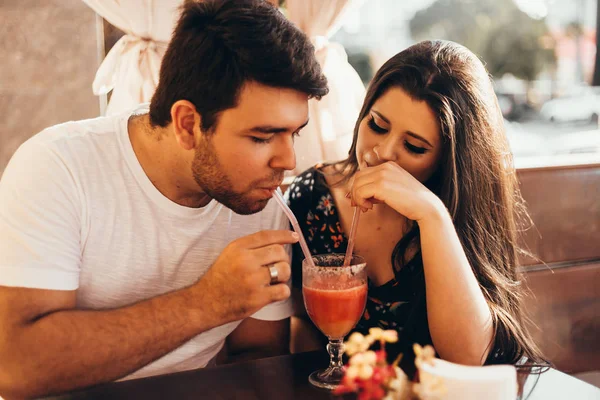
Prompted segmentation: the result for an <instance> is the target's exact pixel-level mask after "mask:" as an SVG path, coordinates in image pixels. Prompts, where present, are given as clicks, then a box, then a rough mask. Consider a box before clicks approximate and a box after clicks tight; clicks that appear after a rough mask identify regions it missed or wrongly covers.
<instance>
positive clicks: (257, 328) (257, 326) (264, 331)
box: [224, 318, 290, 363]
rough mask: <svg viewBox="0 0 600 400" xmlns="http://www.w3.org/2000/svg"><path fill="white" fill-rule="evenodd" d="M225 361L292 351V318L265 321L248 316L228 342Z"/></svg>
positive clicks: (270, 355) (236, 360) (237, 360)
mask: <svg viewBox="0 0 600 400" xmlns="http://www.w3.org/2000/svg"><path fill="white" fill-rule="evenodd" d="M225 345H226V351H227V356H226V359H225V360H224V363H234V362H239V361H245V360H254V359H258V358H265V357H273V356H278V355H283V354H289V352H290V319H289V318H285V319H282V320H279V321H263V320H260V319H254V318H246V319H245V320H244V321H243V322H242V323H241V324H240V325H239V326H238V327H237V328H236V329H235V330H234V331H233V332H231V334H230V335H229V336H228V337H227V342H226V344H225Z"/></svg>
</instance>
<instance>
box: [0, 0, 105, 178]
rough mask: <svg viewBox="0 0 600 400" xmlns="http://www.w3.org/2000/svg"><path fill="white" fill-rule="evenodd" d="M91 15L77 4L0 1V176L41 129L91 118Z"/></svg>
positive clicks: (72, 0)
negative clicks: (21, 148)
mask: <svg viewBox="0 0 600 400" xmlns="http://www.w3.org/2000/svg"><path fill="white" fill-rule="evenodd" d="M96 53H97V51H96V25H95V14H94V12H93V11H92V10H91V9H90V8H89V7H88V6H86V5H85V3H83V1H81V0H43V1H40V0H1V1H0V56H1V62H0V174H1V173H2V171H4V168H5V167H6V164H7V163H8V160H9V159H10V157H11V155H12V154H13V153H14V151H15V150H16V149H17V147H18V146H19V145H20V144H21V143H23V142H24V141H25V140H27V139H28V138H29V137H31V136H32V135H34V134H36V133H37V132H39V131H40V130H42V129H44V128H45V127H47V126H50V125H54V124H57V123H60V122H64V121H69V120H76V119H83V118H90V117H95V116H97V115H98V114H99V105H98V104H99V103H98V98H97V97H96V96H94V95H93V93H92V81H93V79H94V74H95V72H96V68H97V65H98V61H97V56H96Z"/></svg>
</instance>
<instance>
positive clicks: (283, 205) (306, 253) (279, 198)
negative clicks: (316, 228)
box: [273, 189, 315, 267]
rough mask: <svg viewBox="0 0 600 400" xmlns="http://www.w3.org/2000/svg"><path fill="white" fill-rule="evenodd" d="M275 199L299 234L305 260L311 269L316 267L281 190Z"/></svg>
mask: <svg viewBox="0 0 600 400" xmlns="http://www.w3.org/2000/svg"><path fill="white" fill-rule="evenodd" d="M273 197H274V198H275V200H276V201H277V203H278V204H279V206H280V207H281V209H282V210H283V212H285V215H287V217H288V219H289V220H290V222H291V224H292V227H293V228H294V231H295V232H296V233H297V234H298V236H299V238H300V239H299V241H300V247H301V248H302V252H303V253H304V258H306V260H308V265H310V266H311V267H314V266H315V263H314V262H313V259H312V256H311V255H310V250H308V246H307V245H306V240H304V235H303V234H302V229H300V225H299V224H298V220H297V219H296V216H295V215H294V213H293V212H292V210H290V208H289V207H288V205H287V203H286V202H285V200H284V199H283V196H282V195H281V192H280V191H279V189H277V190H276V191H275V194H274V195H273Z"/></svg>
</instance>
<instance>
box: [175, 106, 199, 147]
mask: <svg viewBox="0 0 600 400" xmlns="http://www.w3.org/2000/svg"><path fill="white" fill-rule="evenodd" d="M171 121H172V124H173V131H174V133H175V138H176V139H177V143H179V146H181V148H183V149H185V150H193V149H195V148H196V140H197V138H196V133H197V134H199V133H200V122H201V121H200V114H198V112H197V111H196V107H195V106H194V105H193V104H192V103H190V102H189V101H187V100H178V101H176V102H175V103H173V105H172V106H171Z"/></svg>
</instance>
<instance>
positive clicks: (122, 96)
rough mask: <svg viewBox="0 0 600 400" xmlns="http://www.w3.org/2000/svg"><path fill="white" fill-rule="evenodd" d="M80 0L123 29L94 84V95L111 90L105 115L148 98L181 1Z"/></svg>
mask: <svg viewBox="0 0 600 400" xmlns="http://www.w3.org/2000/svg"><path fill="white" fill-rule="evenodd" d="M83 1H84V2H85V3H86V4H87V5H89V6H90V7H91V8H92V9H93V10H94V11H95V12H96V13H98V14H99V15H100V16H102V17H103V18H104V19H106V20H107V21H108V22H110V23H111V24H112V25H114V26H116V27H117V28H119V29H120V30H122V31H123V32H125V35H124V36H123V37H122V38H121V39H119V41H118V42H117V43H116V44H115V45H114V46H113V48H112V49H111V50H110V51H109V53H108V54H107V55H106V58H105V59H104V61H103V62H102V64H101V65H100V68H98V71H97V72H96V77H95V79H94V83H93V91H94V94H96V95H102V94H106V93H108V92H110V91H111V90H112V91H113V92H112V95H111V98H110V103H109V104H108V108H107V110H106V114H107V115H114V114H117V113H119V112H121V111H123V110H126V109H128V108H131V107H133V106H135V105H136V104H139V103H143V102H147V101H150V98H151V97H152V94H153V93H154V90H155V89H156V85H157V83H158V74H159V70H160V63H161V60H162V57H163V55H164V53H165V50H166V48H167V43H168V41H169V40H170V38H171V32H172V30H173V28H174V26H175V23H176V21H177V18H178V16H179V6H180V4H181V3H182V0H83Z"/></svg>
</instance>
